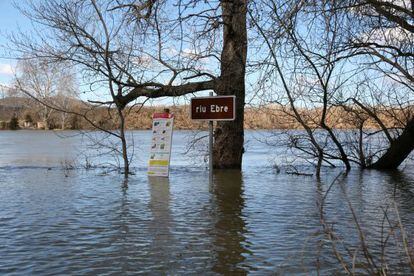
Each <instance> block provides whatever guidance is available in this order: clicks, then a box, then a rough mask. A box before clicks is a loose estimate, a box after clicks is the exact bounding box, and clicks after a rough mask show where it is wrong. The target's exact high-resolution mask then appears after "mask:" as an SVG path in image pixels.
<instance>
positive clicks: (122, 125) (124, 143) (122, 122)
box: [118, 107, 129, 178]
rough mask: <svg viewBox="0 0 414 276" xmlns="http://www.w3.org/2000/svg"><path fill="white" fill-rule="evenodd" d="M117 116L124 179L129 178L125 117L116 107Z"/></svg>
mask: <svg viewBox="0 0 414 276" xmlns="http://www.w3.org/2000/svg"><path fill="white" fill-rule="evenodd" d="M118 115H119V119H120V123H119V138H120V139H121V143H122V160H123V162H124V177H125V178H128V176H129V159H128V146H127V141H126V137H125V117H124V114H123V113H122V108H119V107H118Z"/></svg>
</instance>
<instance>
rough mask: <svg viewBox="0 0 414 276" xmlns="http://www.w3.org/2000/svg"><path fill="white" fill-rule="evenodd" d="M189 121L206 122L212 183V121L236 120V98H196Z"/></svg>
mask: <svg viewBox="0 0 414 276" xmlns="http://www.w3.org/2000/svg"><path fill="white" fill-rule="evenodd" d="M190 111H191V119H193V120H198V121H208V132H209V134H208V137H209V141H208V142H209V143H208V154H209V160H208V168H209V181H210V184H211V183H213V139H214V138H213V122H214V121H233V120H234V119H235V118H236V97H235V96H233V95H230V96H213V92H210V97H198V98H192V99H191V109H190Z"/></svg>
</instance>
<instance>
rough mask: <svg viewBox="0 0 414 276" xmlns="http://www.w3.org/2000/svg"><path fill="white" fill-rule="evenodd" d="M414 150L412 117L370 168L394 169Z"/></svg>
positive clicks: (413, 120)
mask: <svg viewBox="0 0 414 276" xmlns="http://www.w3.org/2000/svg"><path fill="white" fill-rule="evenodd" d="M413 150H414V118H412V119H411V120H410V121H409V122H408V124H407V126H406V127H405V129H404V131H403V132H402V134H401V135H400V136H399V137H398V138H397V139H396V140H394V141H393V142H392V143H391V145H390V147H389V148H388V149H387V151H386V152H385V154H384V155H383V156H381V158H380V159H378V160H377V161H376V162H375V163H374V164H372V165H371V166H369V168H371V169H378V170H395V169H397V168H398V166H399V165H401V163H402V162H403V161H404V160H405V159H406V158H407V157H408V155H409V154H410V153H411V152H412V151H413Z"/></svg>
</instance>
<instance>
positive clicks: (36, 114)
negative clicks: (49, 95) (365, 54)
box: [0, 97, 413, 130]
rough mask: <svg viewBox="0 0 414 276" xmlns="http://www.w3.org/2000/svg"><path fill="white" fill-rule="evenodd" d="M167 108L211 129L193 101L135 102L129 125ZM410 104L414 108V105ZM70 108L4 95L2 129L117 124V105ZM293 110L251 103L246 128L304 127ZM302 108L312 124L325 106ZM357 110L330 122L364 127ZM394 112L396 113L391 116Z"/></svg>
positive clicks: (181, 121) (394, 122)
mask: <svg viewBox="0 0 414 276" xmlns="http://www.w3.org/2000/svg"><path fill="white" fill-rule="evenodd" d="M165 108H168V109H169V110H170V112H172V113H174V115H175V122H174V128H175V129H182V130H190V129H207V123H206V122H200V121H194V120H191V118H190V107H189V105H173V106H148V107H147V106H132V107H130V108H129V109H128V111H127V112H128V116H127V117H126V128H127V129H130V130H135V129H137V130H139V129H150V128H151V126H152V114H153V113H155V112H162V111H163V110H164V109H165ZM407 108H410V109H412V108H413V107H407ZM67 110H69V111H70V112H66V113H64V112H60V111H57V110H55V111H52V112H51V114H50V116H48V118H47V120H46V121H44V120H43V118H44V116H43V114H42V112H44V106H43V105H41V104H39V103H38V102H36V101H35V100H32V99H30V98H25V97H7V98H4V99H0V129H3V130H4V129H71V130H91V129H93V128H92V126H91V124H90V123H89V122H88V121H87V120H85V118H83V117H82V116H79V115H77V114H87V116H88V118H90V119H91V120H92V121H93V122H94V124H96V125H97V126H99V127H100V128H103V129H116V128H117V124H118V122H117V120H116V116H114V113H115V112H116V110H115V109H108V108H102V107H98V106H94V105H91V104H89V103H85V102H81V101H79V100H74V99H72V100H70V105H69V108H68V109H67ZM291 112H292V111H291V110H289V109H282V108H280V107H277V106H272V105H266V106H257V107H248V108H246V110H245V115H244V116H245V122H244V127H245V128H246V129H302V126H301V125H300V124H299V123H298V122H297V120H295V119H294V118H293V117H292V116H291ZM300 112H301V113H302V114H303V115H304V117H305V118H307V120H308V124H310V125H312V122H314V121H316V118H318V116H320V113H321V110H320V109H302V110H300ZM361 112H363V111H361ZM354 113H355V112H350V111H349V109H347V110H345V109H344V108H342V107H337V108H333V109H331V110H330V112H329V116H328V119H327V122H328V123H329V125H331V126H332V127H333V128H336V129H356V128H359V127H360V122H359V120H358V119H359V118H354V117H355V116H354V115H353V114H354ZM391 113H392V114H393V116H390V114H391ZM377 114H378V117H380V118H381V119H382V121H384V122H385V124H386V125H387V127H390V128H392V127H395V128H397V127H401V120H400V119H401V118H399V117H402V116H403V115H402V114H400V112H399V111H397V110H389V109H383V110H378V112H377ZM315 126H316V124H315ZM364 127H365V128H367V129H378V125H377V124H376V122H375V121H369V120H368V121H367V122H366V123H365V124H364Z"/></svg>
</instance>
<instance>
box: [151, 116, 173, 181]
mask: <svg viewBox="0 0 414 276" xmlns="http://www.w3.org/2000/svg"><path fill="white" fill-rule="evenodd" d="M152 119H153V120H152V139H151V150H150V159H149V162H148V175H150V176H163V177H168V175H169V168H170V157H171V143H172V134H173V123H174V115H173V114H170V113H154V115H153V116H152Z"/></svg>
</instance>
